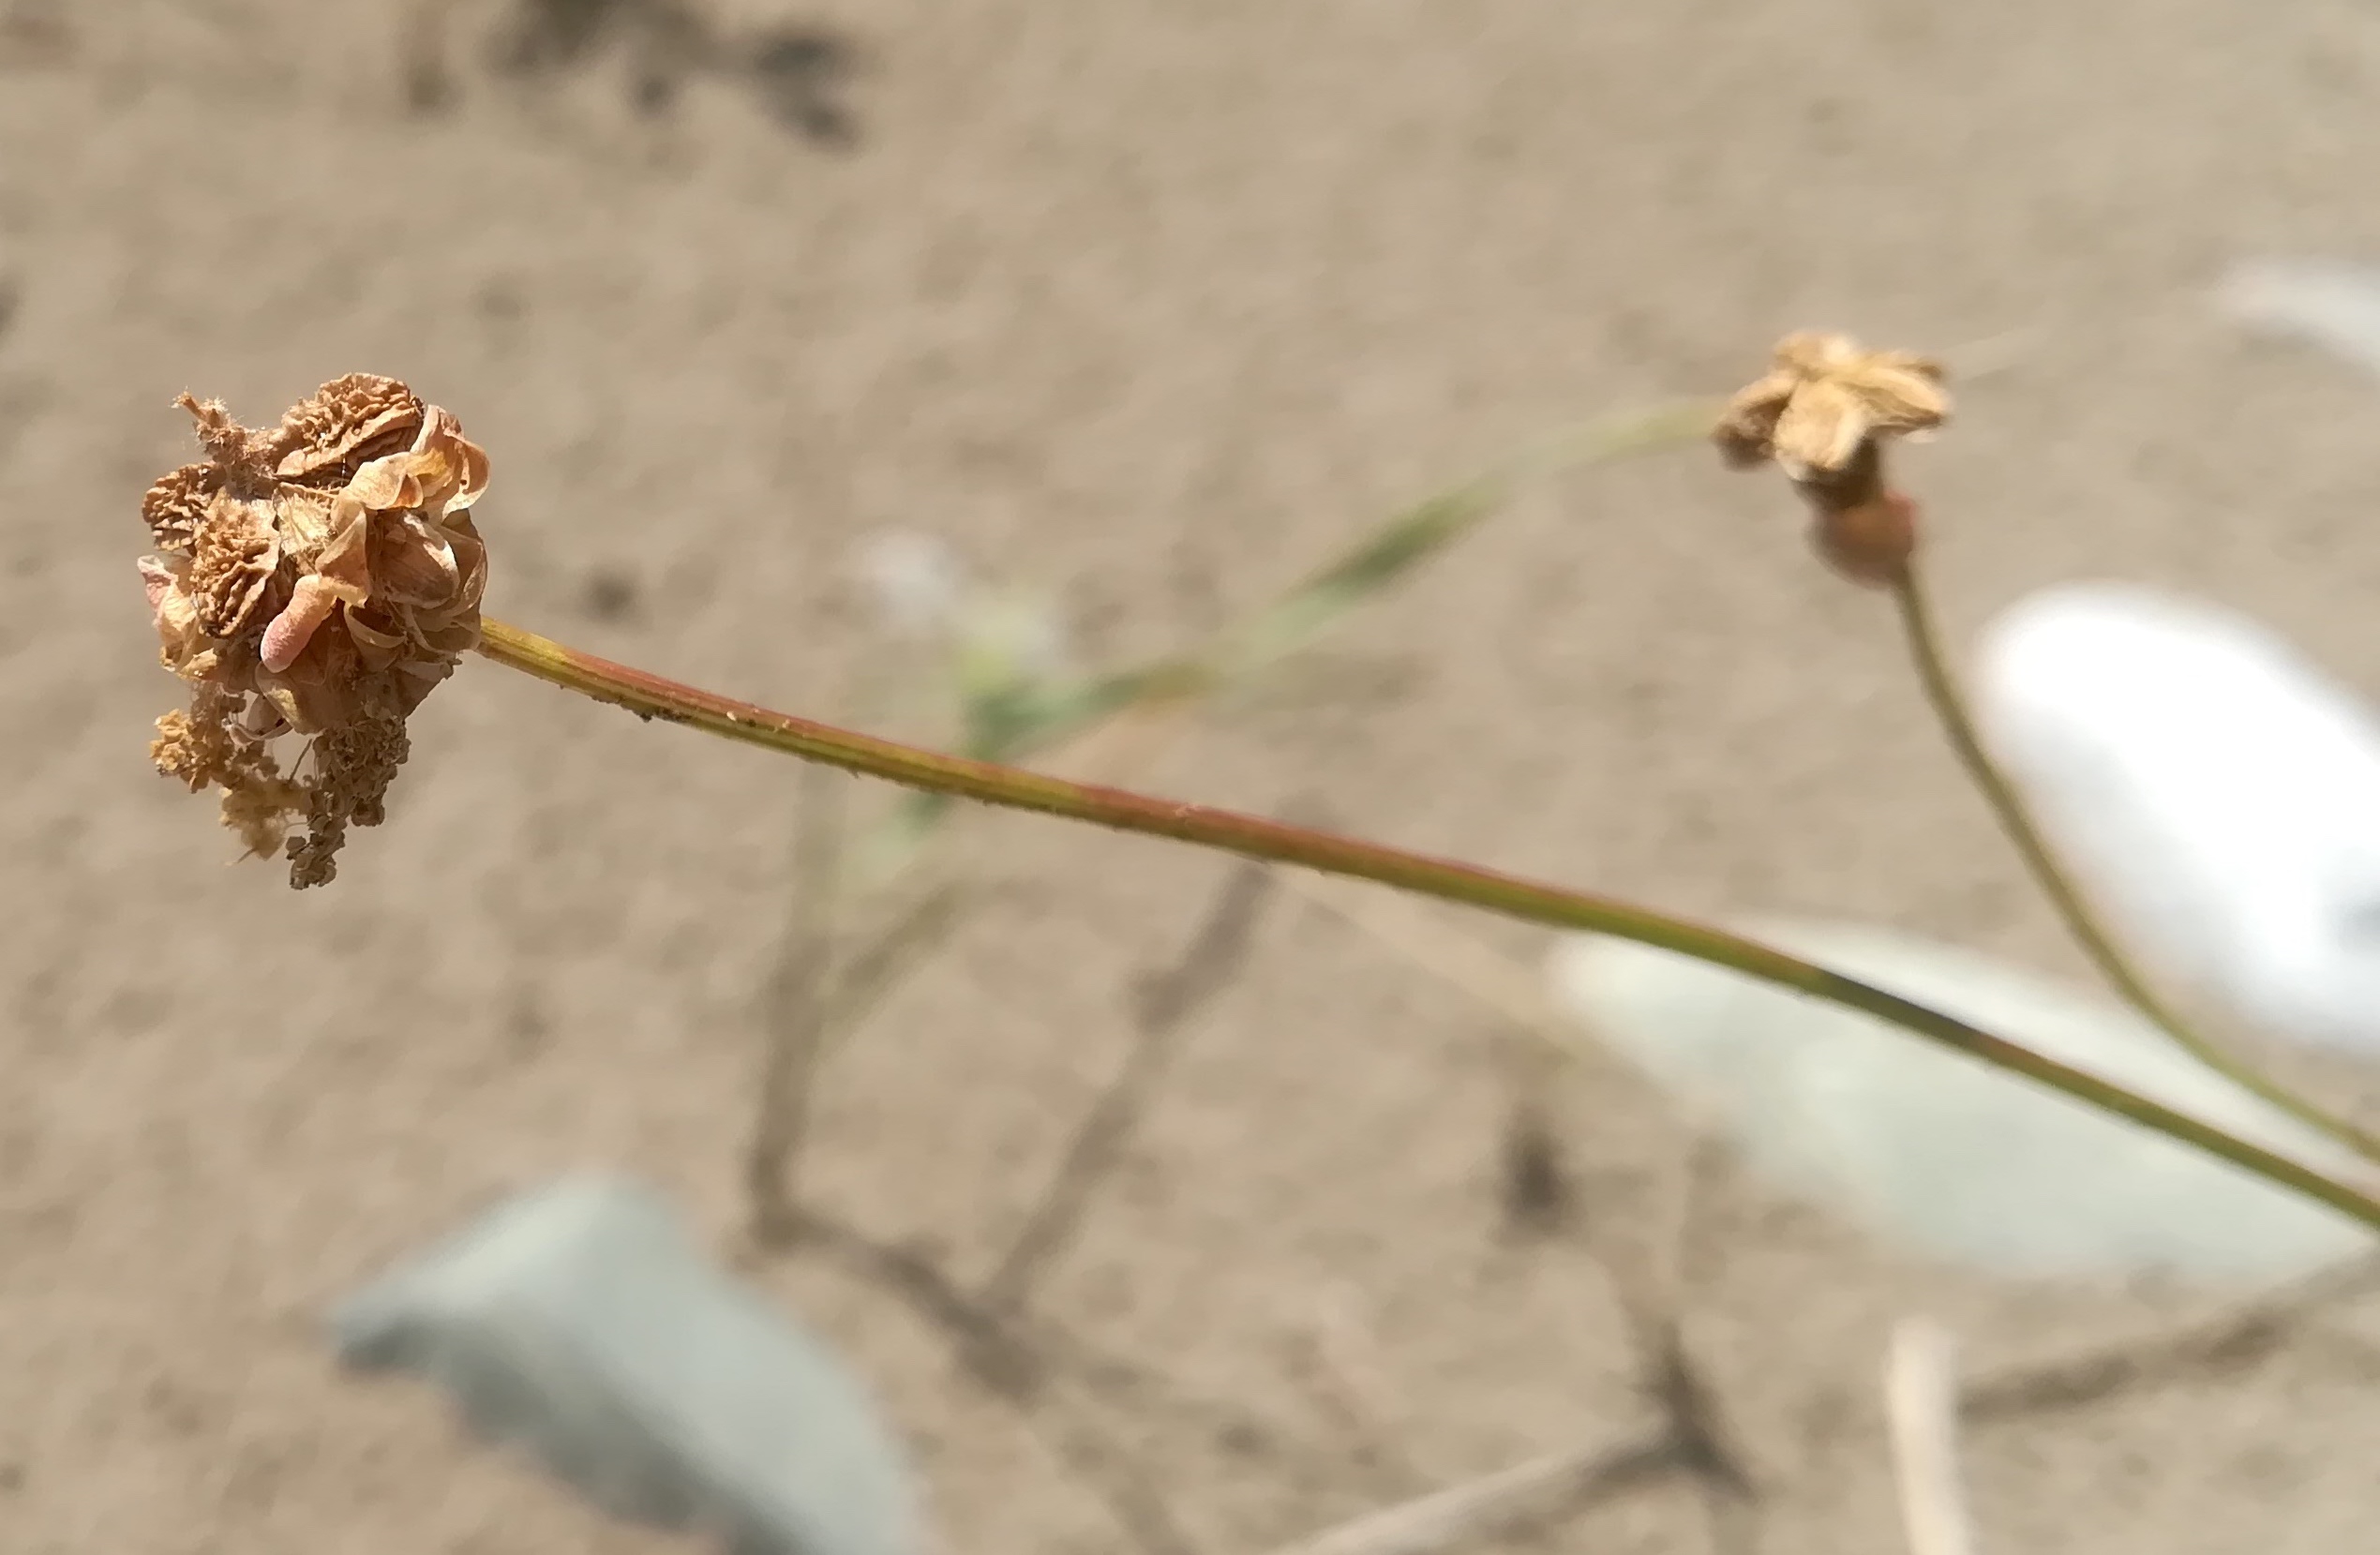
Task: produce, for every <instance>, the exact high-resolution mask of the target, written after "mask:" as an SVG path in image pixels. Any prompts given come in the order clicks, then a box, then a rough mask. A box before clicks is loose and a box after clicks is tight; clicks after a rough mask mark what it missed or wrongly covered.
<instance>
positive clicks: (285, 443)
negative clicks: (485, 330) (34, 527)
mask: <svg viewBox="0 0 2380 1555" xmlns="http://www.w3.org/2000/svg"><path fill="white" fill-rule="evenodd" d="M180 404H181V405H182V406H183V407H184V408H185V409H187V411H189V412H190V413H191V414H192V415H193V416H194V417H195V418H196V419H197V422H198V436H199V442H200V444H201V446H202V448H204V450H205V451H206V454H207V457H206V458H205V459H203V460H202V461H201V462H199V463H196V464H189V465H185V466H183V467H182V468H181V469H179V470H176V471H173V472H172V474H170V475H168V476H166V477H165V478H164V479H163V480H161V481H159V482H157V485H156V486H152V487H150V488H149V492H148V495H147V496H146V497H145V498H144V499H143V500H142V504H141V515H142V518H143V519H145V520H146V521H147V523H148V526H149V533H150V537H151V539H152V540H153V541H154V543H155V544H156V546H157V555H155V556H150V557H145V558H143V559H142V562H141V576H142V580H143V581H144V583H145V584H146V586H147V589H148V597H149V606H150V609H151V612H152V613H153V615H154V616H155V618H156V622H157V636H158V640H159V644H160V652H161V655H162V657H163V660H164V662H165V665H166V666H167V667H168V668H170V669H172V671H173V672H174V673H175V674H177V675H179V676H180V677H181V678H182V679H183V680H185V681H187V682H188V683H189V686H190V704H189V708H188V710H187V711H175V712H170V713H168V714H166V715H165V716H164V717H163V718H161V719H159V720H158V721H157V729H158V736H157V740H156V741H155V743H154V744H153V745H152V746H151V755H153V757H154V758H155V759H156V761H157V769H158V770H160V771H162V772H164V773H166V774H168V775H169V776H172V777H176V778H180V779H181V780H182V781H184V782H185V783H187V785H189V786H190V788H191V789H192V790H193V791H200V790H203V789H206V788H209V787H219V788H221V789H222V790H223V819H224V823H225V824H226V825H227V826H231V827H232V828H233V829H234V830H237V831H239V833H240V834H241V836H242V838H243V840H245V841H246V842H247V845H248V847H249V849H250V851H251V852H254V853H257V854H265V855H269V854H274V853H277V852H280V851H282V850H283V848H284V846H285V845H286V850H287V853H288V857H289V859H290V861H291V862H290V880H291V884H292V885H294V886H299V887H305V886H310V885H320V884H322V883H323V882H325V881H327V880H329V879H330V878H331V876H332V875H333V873H334V872H335V869H336V865H335V862H334V857H335V855H336V854H337V851H338V848H339V846H340V845H341V843H342V842H343V841H344V840H345V837H346V832H347V829H348V827H349V826H351V825H355V826H372V825H376V824H378V823H379V821H380V820H381V818H382V800H383V798H384V796H385V795H386V793H387V790H388V785H389V782H390V780H391V779H393V778H394V777H395V776H396V773H397V768H398V766H400V765H401V764H402V763H403V762H404V760H405V755H406V736H405V720H406V718H407V717H408V716H409V715H410V714H411V713H412V710H414V709H415V708H416V707H418V706H419V705H420V704H421V701H422V698H423V697H425V696H427V695H428V694H429V692H430V689H431V688H432V687H433V686H435V685H437V684H438V682H439V681H441V680H444V679H445V678H446V677H447V676H448V675H449V674H452V673H453V671H454V667H455V665H456V663H457V661H458V660H459V659H460V658H461V656H462V655H463V654H464V653H465V652H467V651H469V650H471V649H472V647H473V646H474V645H475V644H476V643H477V642H478V640H479V603H480V596H481V594H482V593H483V592H484V591H486V583H487V550H486V546H485V545H484V544H483V543H482V542H481V540H480V537H479V532H478V531H477V530H476V529H475V528H473V527H472V516H471V510H472V504H473V503H475V502H476V501H478V500H479V498H480V495H481V494H482V493H483V492H484V491H486V488H487V456H486V454H485V453H483V452H482V451H481V450H480V449H479V448H478V447H477V446H475V445H474V444H472V443H471V442H470V441H466V440H465V438H464V437H463V434H462V427H461V425H460V424H459V423H458V422H457V420H456V419H455V417H454V415H453V414H452V413H450V412H449V411H444V410H442V409H441V408H439V407H438V406H435V405H429V404H426V403H424V402H423V401H422V400H421V399H420V398H419V397H418V396H415V395H414V393H413V392H412V390H411V389H409V388H407V387H406V386H405V385H404V384H403V383H400V382H398V381H397V380H395V379H393V378H379V377H374V376H371V375H368V374H360V373H359V374H354V375H351V376H349V377H346V378H341V379H337V380H335V381H332V382H329V383H325V384H324V385H322V388H321V389H320V390H318V391H317V392H316V393H315V394H314V395H313V396H310V397H308V398H307V399H306V400H304V401H302V402H301V403H299V404H298V405H296V406H295V407H293V408H292V410H291V411H289V412H288V413H287V414H286V415H284V416H283V417H282V418H281V421H280V424H279V425H278V426H274V427H270V428H263V429H255V428H249V427H246V426H241V425H240V424H239V423H237V422H236V421H234V420H232V417H231V414H230V413H229V412H228V411H226V410H225V409H224V408H223V406H222V404H221V403H220V402H219V401H216V400H208V401H204V402H201V401H199V400H196V399H193V398H191V397H190V396H187V395H185V396H182V398H181V400H180ZM291 734H294V735H297V736H300V737H303V738H304V739H305V740H307V744H306V745H305V746H304V747H303V748H302V749H301V750H300V751H299V753H298V754H297V755H296V756H295V757H294V758H293V759H292V761H291V762H290V763H289V765H288V766H287V768H286V769H285V768H284V767H283V765H282V763H281V762H280V760H279V759H278V756H277V752H276V748H275V741H276V740H278V739H279V737H281V736H284V735H291ZM300 825H302V826H303V828H304V831H303V834H302V835H299V836H295V837H292V836H290V835H289V833H290V832H291V831H292V829H293V828H296V827H298V826H300Z"/></svg>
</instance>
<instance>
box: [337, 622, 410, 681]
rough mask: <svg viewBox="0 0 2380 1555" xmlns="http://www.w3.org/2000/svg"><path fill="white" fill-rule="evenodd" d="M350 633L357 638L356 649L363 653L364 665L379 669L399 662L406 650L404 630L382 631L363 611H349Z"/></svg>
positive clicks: (348, 623) (348, 630)
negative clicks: (365, 616) (366, 617)
mask: <svg viewBox="0 0 2380 1555" xmlns="http://www.w3.org/2000/svg"><path fill="white" fill-rule="evenodd" d="M346 619H347V632H348V635H350V636H352V637H353V638H354V639H355V650H356V651H357V652H358V653H359V654H361V655H362V657H363V660H364V667H365V668H367V669H369V670H374V671H379V670H382V669H386V668H387V667H388V666H389V665H392V664H394V663H396V662H397V659H398V657H399V656H400V655H402V654H403V652H404V650H405V635H404V634H403V633H402V632H388V631H382V629H381V628H380V627H377V626H374V625H373V624H372V623H370V622H369V621H366V620H365V619H364V617H363V614H362V612H360V611H357V610H353V609H351V610H349V611H348V612H347V618H346Z"/></svg>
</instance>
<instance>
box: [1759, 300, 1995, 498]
mask: <svg viewBox="0 0 2380 1555" xmlns="http://www.w3.org/2000/svg"><path fill="white" fill-rule="evenodd" d="M1942 377H1943V374H1942V366H1941V364H1940V363H1938V362H1936V361H1934V360H1932V359H1931V358H1929V357H1924V356H1919V355H1916V354H1914V353H1912V352H1909V351H1863V350H1861V349H1860V347H1859V344H1858V343H1857V342H1856V341H1854V340H1852V339H1850V338H1849V336H1842V335H1823V334H1818V333H1815V332H1808V331H1805V332H1803V333H1801V334H1796V335H1789V336H1786V337H1785V338H1784V339H1782V340H1780V341H1778V342H1777V346H1776V352H1775V355H1774V359H1773V360H1772V362H1771V364H1770V368H1769V373H1768V376H1767V377H1765V378H1763V379H1761V380H1760V381H1759V382H1758V383H1755V384H1753V385H1752V386H1751V387H1750V388H1748V389H1745V390H1744V392H1743V393H1741V394H1739V395H1737V396H1735V397H1734V398H1733V399H1731V400H1729V402H1728V408H1727V413H1726V414H1725V415H1723V416H1722V417H1720V419H1719V425H1718V426H1717V427H1716V428H1715V429H1714V431H1713V433H1712V440H1713V441H1715V442H1716V443H1717V444H1718V445H1719V452H1720V453H1721V454H1722V455H1723V456H1725V457H1726V458H1727V461H1728V462H1729V464H1731V465H1734V466H1736V467H1737V468H1739V469H1748V468H1750V467H1751V466H1753V465H1758V464H1765V463H1767V462H1769V461H1770V460H1774V461H1775V462H1776V463H1777V464H1778V465H1779V466H1780V467H1782V468H1783V469H1784V471H1785V472H1786V473H1787V474H1788V475H1789V476H1791V477H1792V478H1793V479H1794V480H1796V481H1804V480H1812V479H1819V480H1822V479H1824V478H1826V477H1828V476H1831V475H1836V474H1839V473H1841V472H1843V471H1847V470H1849V468H1850V467H1851V466H1852V464H1853V462H1854V461H1855V460H1856V458H1857V457H1858V456H1859V454H1860V452H1861V451H1862V450H1863V449H1864V448H1866V447H1868V446H1870V445H1872V444H1874V443H1875V442H1876V441H1879V440H1880V439H1884V438H1893V437H1903V436H1907V435H1908V434H1911V433H1922V432H1928V431H1931V430H1933V429H1934V428H1935V427H1937V426H1941V425H1942V423H1943V422H1944V421H1945V420H1947V419H1949V416H1950V413H1951V401H1950V396H1949V395H1948V394H1947V393H1946V392H1945V391H1944V390H1943V387H1942Z"/></svg>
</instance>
